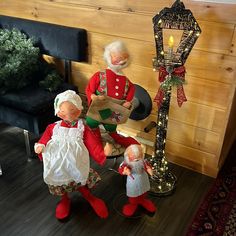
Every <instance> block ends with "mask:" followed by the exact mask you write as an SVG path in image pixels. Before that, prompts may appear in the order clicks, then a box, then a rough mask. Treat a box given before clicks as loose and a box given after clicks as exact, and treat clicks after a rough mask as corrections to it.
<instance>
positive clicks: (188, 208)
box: [0, 124, 214, 236]
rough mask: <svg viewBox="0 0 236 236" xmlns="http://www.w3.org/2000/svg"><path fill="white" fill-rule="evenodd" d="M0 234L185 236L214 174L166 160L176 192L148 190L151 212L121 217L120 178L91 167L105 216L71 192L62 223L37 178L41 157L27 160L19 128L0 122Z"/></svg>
mask: <svg viewBox="0 0 236 236" xmlns="http://www.w3.org/2000/svg"><path fill="white" fill-rule="evenodd" d="M0 151H1V154H0V164H1V167H2V171H3V175H2V176H0V235H1V236H8V235H9V236H53V235H57V236H64V235H66V236H69V235H80V236H87V235H88V236H93V235H96V236H105V235H126V236H127V235H128V236H131V235H140V236H149V235H155V236H156V235H157V236H162V235H163V236H184V235H185V231H186V227H187V226H188V225H189V223H190V222H191V219H192V217H193V215H194V213H195V210H196V208H197V206H198V204H199V203H200V201H201V200H202V198H203V196H204V195H205V193H206V192H207V190H208V189H209V187H210V185H211V183H212V182H213V180H214V179H213V178H210V177H207V176H204V175H201V174H198V173H195V172H192V171H190V170H188V169H185V168H182V167H179V166H176V165H173V164H169V168H170V169H171V171H172V172H173V173H174V174H175V175H176V176H177V187H176V191H175V192H174V193H173V194H172V195H170V196H166V197H157V196H153V195H150V198H151V199H152V200H153V201H154V202H155V204H156V206H157V209H158V210H157V212H156V213H155V214H154V215H153V216H150V215H147V214H145V213H143V214H140V215H137V217H136V218H125V217H123V216H122V215H121V214H120V212H119V209H120V208H119V207H120V206H121V205H122V204H123V202H125V201H126V197H125V182H124V178H123V177H122V176H120V175H119V174H117V173H115V172H113V171H110V170H108V167H112V165H113V161H112V160H109V161H107V163H106V165H105V166H104V167H98V166H97V165H95V164H94V163H92V164H93V166H94V168H95V169H96V170H97V171H98V172H99V173H100V175H101V177H102V181H101V182H100V183H99V184H98V186H97V187H96V188H95V189H94V190H93V193H94V194H95V195H96V196H98V197H100V198H102V199H103V200H104V201H105V202H106V203H107V206H108V208H109V217H108V218H107V219H100V218H98V217H97V216H96V215H95V213H94V212H93V210H92V208H91V207H90V205H89V204H88V203H87V202H86V201H85V200H84V199H83V198H82V196H81V195H80V194H76V193H73V194H72V196H71V197H72V212H71V216H70V218H69V219H68V220H67V221H66V222H59V221H58V220H57V219H56V218H55V216H54V211H55V206H56V204H57V202H58V200H59V199H58V198H57V197H54V196H52V195H50V194H49V192H48V189H47V186H46V184H45V183H44V182H43V179H42V162H40V161H39V160H38V159H37V158H33V159H32V160H31V161H30V162H28V161H27V157H26V152H25V146H24V137H23V131H22V130H20V129H18V128H14V127H10V126H7V125H4V124H0Z"/></svg>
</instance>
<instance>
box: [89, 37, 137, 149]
mask: <svg viewBox="0 0 236 236" xmlns="http://www.w3.org/2000/svg"><path fill="white" fill-rule="evenodd" d="M103 56H104V59H105V62H106V63H107V65H108V67H107V68H106V69H105V70H102V71H98V72H96V73H95V74H94V75H93V76H92V77H91V78H90V80H89V83H88V85H87V87H86V95H87V100H88V105H90V104H91V101H92V100H96V99H100V100H103V99H104V98H105V96H108V97H111V98H115V99H119V100H124V103H123V104H122V105H123V106H124V107H126V108H130V107H131V104H132V100H133V98H134V94H135V86H134V84H133V83H132V82H131V81H130V80H129V79H128V78H127V77H126V76H125V75H124V74H123V72H122V69H123V68H125V67H127V66H128V64H129V58H130V56H129V52H128V50H127V48H126V46H125V44H124V43H123V42H122V41H114V42H112V43H110V44H108V45H107V46H106V47H105V50H104V55H103ZM86 123H87V125H88V126H89V127H90V128H92V129H93V132H94V133H95V134H96V135H97V137H101V136H100V130H99V125H100V124H101V122H99V121H98V120H95V119H93V118H92V117H90V116H88V115H87V117H86ZM102 125H103V126H104V128H105V129H106V131H108V133H109V135H110V136H111V137H112V138H113V139H114V140H115V142H116V143H119V144H121V145H122V146H124V147H128V146H129V145H130V144H138V142H137V141H136V140H134V139H133V138H131V137H123V136H121V135H119V134H118V133H117V132H116V128H117V124H107V123H102Z"/></svg>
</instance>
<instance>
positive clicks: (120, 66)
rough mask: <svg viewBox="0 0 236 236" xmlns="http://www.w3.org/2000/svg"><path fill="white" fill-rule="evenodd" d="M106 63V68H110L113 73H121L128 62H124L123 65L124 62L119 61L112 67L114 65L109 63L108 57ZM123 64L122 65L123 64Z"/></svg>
mask: <svg viewBox="0 0 236 236" xmlns="http://www.w3.org/2000/svg"><path fill="white" fill-rule="evenodd" d="M106 61H107V65H108V67H109V68H111V69H112V70H113V71H115V72H119V71H121V70H122V69H124V68H125V67H127V66H128V64H129V61H128V60H126V61H125V63H124V61H120V64H117V65H114V64H112V63H111V58H110V57H108V56H107V57H106ZM123 63H124V64H123Z"/></svg>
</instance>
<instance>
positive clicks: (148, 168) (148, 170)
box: [147, 167, 153, 176]
mask: <svg viewBox="0 0 236 236" xmlns="http://www.w3.org/2000/svg"><path fill="white" fill-rule="evenodd" d="M147 172H148V174H149V175H151V176H153V170H152V168H151V167H147Z"/></svg>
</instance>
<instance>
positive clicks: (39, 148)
mask: <svg viewBox="0 0 236 236" xmlns="http://www.w3.org/2000/svg"><path fill="white" fill-rule="evenodd" d="M34 151H35V152H36V153H37V154H40V153H42V152H43V147H42V146H38V147H36V148H35V150H34Z"/></svg>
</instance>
